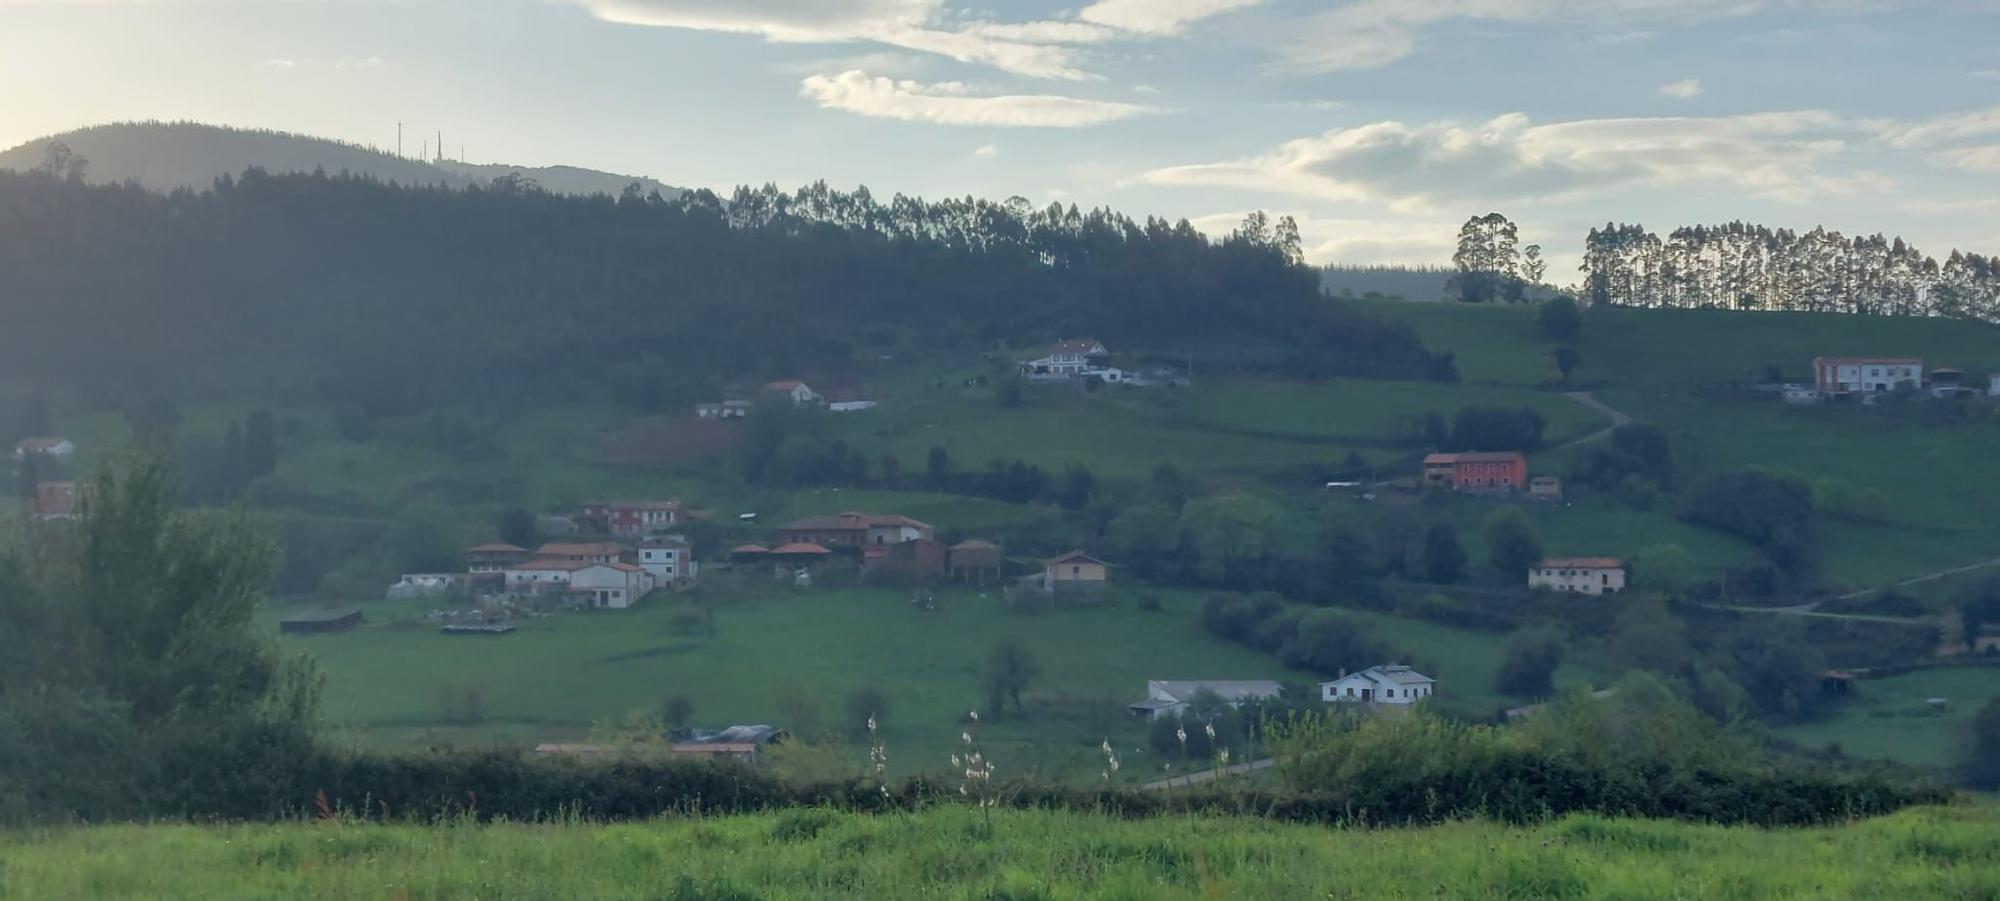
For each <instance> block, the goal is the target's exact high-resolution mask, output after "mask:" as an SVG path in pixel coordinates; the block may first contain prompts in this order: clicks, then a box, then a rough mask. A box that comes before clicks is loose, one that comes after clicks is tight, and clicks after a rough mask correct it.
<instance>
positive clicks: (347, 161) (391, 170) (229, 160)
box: [0, 122, 681, 198]
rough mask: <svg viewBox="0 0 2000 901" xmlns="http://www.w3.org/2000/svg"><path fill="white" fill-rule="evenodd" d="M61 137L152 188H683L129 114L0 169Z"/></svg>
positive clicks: (106, 171)
mask: <svg viewBox="0 0 2000 901" xmlns="http://www.w3.org/2000/svg"><path fill="white" fill-rule="evenodd" d="M56 141H60V142H62V143H63V144H66V145H68V146H69V148H70V150H72V151H74V152H75V153H76V154H77V155H78V156H81V157H83V158H84V159H85V160H88V161H89V163H90V165H89V168H88V170H87V172H86V177H87V178H88V179H89V180H90V181H93V182H122V181H126V180H128V179H130V180H136V181H138V182H139V183H140V184H142V185H144V186H146V187H148V188H152V189H154V190H160V191H168V190H172V189H174V188H196V189H200V188H206V187H208V186H210V185H212V184H214V182H215V180H216V179H217V178H219V177H221V176H223V175H229V176H236V175H240V174H242V172H243V170H245V169H248V168H251V167H253V166H257V167H262V168H263V169H265V170H266V171H269V172H272V173H282V172H312V171H314V170H316V169H324V170H326V172H327V173H328V174H339V173H341V172H349V173H353V174H355V175H367V176H371V177H374V178H378V179H381V180H383V181H395V182H400V183H403V184H413V185H444V186H449V187H465V186H466V185H470V184H484V183H486V182H490V181H492V180H493V179H494V178H496V177H499V176H502V175H508V174H511V173H515V172H519V173H521V174H523V175H525V176H527V177H529V178H533V179H534V180H535V181H536V182H537V183H539V184H540V185H541V186H542V187H543V188H546V189H548V190H550V191H554V192H557V193H562V194H599V193H602V194H613V195H615V194H617V193H618V192H620V191H622V190H624V188H625V186H626V185H628V184H630V183H632V182H634V181H638V182H640V183H641V184H643V185H644V186H645V188H646V190H648V191H659V192H660V195H661V196H662V197H667V198H672V197H674V196H676V195H678V194H680V193H681V191H680V189H678V188H674V187H671V186H669V185H665V184H662V183H660V182H658V181H654V180H653V179H650V178H638V177H635V176H630V175H618V174H615V173H610V172H597V171H594V170H590V169H579V168H576V167H573V166H550V167H544V168H536V167H532V166H505V165H492V164H485V165H475V164H470V163H460V162H455V161H451V160H443V161H439V162H436V163H431V162H425V161H423V160H414V159H403V158H401V157H398V156H396V155H395V154H391V153H383V152H381V151H378V150H374V149H371V148H368V147H362V146H359V145H356V144H346V143H342V142H339V141H331V140H327V139H325V138H315V137H311V136H309V135H295V134H287V133H285V132H278V131H248V130H243V129H236V128H225V127H221V126H215V125H202V124H199V123H194V122H131V123H118V124H113V125H96V126H92V127H89V128H82V129H78V130H76V131H71V132H66V133H63V134H59V135H50V136H48V137H45V138H36V139H35V140H32V141H29V142H27V143H25V144H22V145H21V146H19V147H15V148H13V149H11V150H7V151H5V152H0V169H14V170H28V169H33V168H35V167H36V166H39V165H41V164H42V161H43V159H45V157H46V155H47V152H48V146H49V144H50V143H52V142H56Z"/></svg>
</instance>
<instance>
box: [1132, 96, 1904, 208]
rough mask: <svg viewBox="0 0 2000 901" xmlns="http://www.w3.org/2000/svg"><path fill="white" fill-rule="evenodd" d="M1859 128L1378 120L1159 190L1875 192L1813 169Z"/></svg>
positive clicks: (1781, 118) (1724, 122)
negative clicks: (1702, 187) (1705, 188)
mask: <svg viewBox="0 0 2000 901" xmlns="http://www.w3.org/2000/svg"><path fill="white" fill-rule="evenodd" d="M1857 128H1858V126H1856V125H1855V124H1854V123H1849V122H1846V121H1844V120H1842V119H1840V118H1839V117H1837V116H1835V115H1833V114H1832V113H1828V112H1824V111H1820V110H1804V111H1799V112H1778V113H1758V114H1752V115H1743V116H1728V117H1719V118H1686V117H1677V118H1653V119H1584V120H1577V121H1572V122H1558V123H1553V124H1549V125H1536V124H1534V123H1533V122H1531V121H1530V120H1529V119H1528V117H1527V116H1525V115H1522V114H1519V113H1509V114H1507V115H1503V116H1499V117H1496V118H1494V119H1491V120H1489V121H1486V122H1483V123H1478V124H1475V125H1462V124H1459V123H1456V122H1450V121H1444V122H1433V123H1428V124H1421V125H1407V124H1404V123H1402V122H1394V121H1388V122H1375V123H1371V124H1367V125H1359V126H1355V127H1351V128H1336V129H1333V130H1331V131H1328V132H1325V133H1323V134H1320V135H1317V136H1314V137H1308V138H1301V139H1298V140H1294V141H1289V142H1286V143H1285V144H1282V145H1280V146H1279V147H1277V148H1276V149H1275V150H1273V151H1271V152H1269V153H1266V154H1263V155H1261V156H1256V157H1250V158H1246V159H1238V160H1229V161H1224V162H1218V163H1206V164H1199V165H1189V166H1176V167H1171V168H1165V169H1156V170H1153V171H1151V172H1147V173H1145V174H1144V175H1142V176H1141V178H1142V180H1144V181H1146V182H1149V183H1152V184H1159V185H1187V186H1210V187H1225V188H1236V189H1247V190H1258V191H1266V192H1273V193H1281V194H1289V195H1294V196H1304V197H1317V198H1322V199H1328V200H1339V201H1378V202H1385V203H1389V204H1391V205H1393V206H1395V207H1396V208H1399V209H1405V210H1412V209H1425V208H1431V207H1433V206H1435V205H1436V204H1438V203H1439V202H1440V201H1442V200H1444V199H1449V200H1451V201H1453V202H1463V201H1466V200H1474V199H1477V200H1481V201H1485V200H1514V199H1547V200H1569V199H1575V198H1578V197H1582V196H1584V195H1587V194H1591V193H1596V192H1602V191H1607V190H1612V189H1617V188H1624V187H1659V186H1666V185H1679V184H1693V183H1707V184H1720V185H1727V186H1730V187H1732V188H1735V189H1738V190H1741V191H1744V192H1746V193H1748V194H1750V195H1752V196H1756V197H1760V198H1766V199H1773V200H1780V201H1799V200H1804V199H1806V198H1807V197H1810V196H1813V195H1815V194H1823V193H1839V192H1853V191H1857V190H1864V189H1878V188H1881V187H1882V186H1883V185H1882V180H1881V179H1880V178H1879V177H1877V176H1873V175H1869V174H1861V175H1855V176H1849V177H1834V176H1830V175H1826V174H1824V173H1822V172H1821V171H1820V169H1819V164H1820V163H1821V162H1822V161H1824V160H1826V159H1828V158H1830V157H1833V156H1835V155H1838V154H1840V153H1842V152H1843V151H1844V150H1845V149H1846V146H1847V145H1846V142H1845V138H1846V137H1847V136H1849V135H1851V134H1853V133H1854V132H1856V130H1857Z"/></svg>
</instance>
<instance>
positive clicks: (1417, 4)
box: [1276, 0, 1873, 73]
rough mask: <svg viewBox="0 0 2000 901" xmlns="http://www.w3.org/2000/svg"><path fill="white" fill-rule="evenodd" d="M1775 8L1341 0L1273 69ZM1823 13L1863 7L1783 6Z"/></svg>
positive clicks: (1652, 2)
mask: <svg viewBox="0 0 2000 901" xmlns="http://www.w3.org/2000/svg"><path fill="white" fill-rule="evenodd" d="M1774 2H1777V0H1591V2H1589V3H1583V2H1578V0H1346V2H1342V3H1340V4H1339V5H1338V6H1336V7H1335V8H1333V9H1331V10H1328V11H1326V12H1323V13H1320V14H1318V15H1316V16H1312V17H1311V18H1308V19H1306V20H1304V21H1303V22H1302V23H1300V24H1299V26H1298V27H1297V28H1296V29H1294V31H1295V33H1296V37H1295V38H1294V39H1293V40H1292V41H1291V42H1290V43H1289V44H1288V45H1286V46H1285V47H1283V48H1281V49H1280V51H1279V54H1278V58H1277V61H1276V67H1277V68H1278V69H1280V70H1283V71H1289V72H1295V73H1322V72H1339V71H1346V70H1351V69H1372V68H1375V67H1378V66H1384V65H1387V64H1389V63H1392V62H1395V61H1397V60H1399V59H1402V58H1403V57H1406V56H1409V55H1410V54H1411V53H1413V52H1415V51H1416V49H1417V45H1418V42H1419V40H1420V38H1421V37H1422V35H1423V33H1424V32H1425V31H1426V30H1428V29H1430V28H1433V27H1436V26H1439V25H1442V24H1445V23H1448V22H1452V21H1455V20H1471V21H1489V22H1524V23H1525V22H1537V23H1558V24H1580V25H1583V26H1586V27H1594V28H1600V29H1611V30H1610V31H1608V32H1607V33H1606V35H1605V37H1606V39H1613V40H1624V39H1631V38H1636V37H1641V36H1646V35H1649V34H1650V32H1649V31H1648V30H1646V29H1645V28H1641V27H1640V26H1684V25H1692V24H1697V23H1700V22H1704V21H1709V20H1712V19H1717V18H1726V17H1734V16H1742V15H1746V14H1748V13H1750V12H1752V11H1754V10H1756V9H1757V8H1759V7H1760V6H1764V5H1772V4H1773V3H1774ZM1781 5H1790V6H1799V7H1806V6H1809V7H1810V8H1812V9H1815V10H1819V11H1824V12H1865V11H1869V10H1870V9H1872V8H1873V3H1872V2H1869V0H1861V2H1853V0H1783V3H1782V4H1781Z"/></svg>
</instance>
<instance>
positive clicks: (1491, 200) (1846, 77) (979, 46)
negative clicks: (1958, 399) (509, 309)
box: [0, 0, 2000, 283]
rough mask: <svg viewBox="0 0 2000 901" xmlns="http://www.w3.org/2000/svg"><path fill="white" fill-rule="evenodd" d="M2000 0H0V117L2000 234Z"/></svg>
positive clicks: (1270, 206) (721, 186)
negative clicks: (187, 123) (400, 131)
mask: <svg viewBox="0 0 2000 901" xmlns="http://www.w3.org/2000/svg"><path fill="white" fill-rule="evenodd" d="M1996 34H2000V0H1069V2H1059V0H1058V2H1050V0H974V2H972V3H963V2H960V0H811V2H807V0H0V146H12V145H14V144H17V143H20V142H23V141H28V140H31V139H34V138H37V137H41V136H44V135H48V134H52V133H56V132H60V131H65V130H68V129H71V128H76V127H80V126H84V125H90V124H97V123H102V122H108V121H125V120H146V119H158V120H196V121H203V122H211V123H218V124H226V125H235V126H243V127H256V128H272V129H280V130H285V131H294V132H302V133H309V134H315V135H322V136H326V137H332V138H338V139H341V140H346V141H352V142H357V143H362V144H370V145H373V146H376V147H381V148H387V149H393V148H394V146H395V143H396V129H397V123H399V122H400V123H403V126H404V129H405V135H406V137H405V144H404V149H405V151H406V152H407V153H409V154H410V155H412V156H414V155H416V154H417V153H418V152H419V150H420V149H421V147H422V142H423V140H424V138H423V137H421V136H425V135H432V134H435V133H437V132H439V131H442V132H443V133H444V143H445V146H446V148H447V150H448V151H449V154H450V155H452V156H459V155H461V150H460V148H461V147H462V148H463V152H462V155H463V157H464V158H466V159H469V160H471V161H474V162H499V163H508V164H514V165H550V164H558V163H563V164H571V165H580V166H587V167H591V168H596V169H604V170H608V171H615V172H624V173H629V174H635V175H648V176H652V177H654V178H658V179H660V180H662V181H665V182H667V183H670V184H675V185H683V186H689V187H709V188H714V189H716V190H718V191H727V190H728V189H730V188H732V187H733V186H735V185H737V184H763V183H766V182H773V183H776V184H778V185H780V186H782V187H787V188H790V187H796V186H798V185H801V184H804V183H807V182H811V181H813V180H817V179H825V180H826V181H828V182H829V183H831V184H833V185H835V186H840V187H852V186H854V185H866V186H868V188H869V189H870V190H871V191H873V192H874V193H875V194H876V195H877V196H878V197H879V196H887V195H888V194H892V193H896V192H901V193H907V194H916V195H922V196H926V197H931V198H937V197H940V196H945V195H956V196H965V195H977V196H982V197H990V198H995V199H1001V198H1005V197H1008V196H1011V195H1020V196H1023V197H1026V198H1028V199H1029V200H1031V201H1034V202H1035V203H1036V204H1037V205H1041V204H1046V203H1048V202H1050V201H1062V202H1065V203H1072V202H1073V203H1076V204H1078V205H1080V206H1083V207H1085V208H1089V207H1093V206H1110V207H1113V208H1116V209H1119V210H1121V211H1124V212H1126V213H1128V214H1131V215H1134V216H1139V217H1143V216H1147V215H1158V216H1164V217H1167V218H1171V219H1180V218H1186V219H1189V220H1192V221H1193V222H1194V223H1195V224H1196V225H1198V226H1201V227H1203V228H1204V229H1207V230H1210V231H1213V232H1223V231H1227V230H1228V229H1229V228H1231V227H1233V226H1234V224H1235V223H1236V222H1237V221H1239V220H1240V219H1241V218H1242V217H1243V215H1244V214H1246V213H1247V212H1249V211H1251V210H1258V209H1262V210H1269V211H1271V212H1273V213H1283V214H1288V215H1292V216H1294V217H1295V218H1297V220H1298V221H1299V223H1300V226H1301V231H1302V233H1303V235H1304V237H1305V241H1306V245H1307V247H1306V249H1307V253H1308V256H1309V257H1310V258H1311V259H1313V260H1314V261H1316V262H1349V263H1414V264H1442V263H1446V262H1448V261H1449V259H1450V255H1451V250H1452V245H1453V242H1454V236H1455V233H1456V230H1457V228H1458V225H1459V224H1460V223H1461V222H1463V221H1464V220H1465V219H1466V218H1467V217H1469V216H1472V215H1477V214H1481V213H1485V212H1493V211H1497V212H1501V213H1503V214H1505V215H1507V216H1509V217H1510V218H1512V219H1514V220H1515V221H1516V222H1517V223H1519V224H1520V227H1521V235H1522V241H1523V242H1524V243H1540V244H1542V245H1543V246H1544V247H1545V248H1546V251H1547V253H1548V256H1549V257H1550V260H1551V262H1552V266H1551V280H1552V281H1556V282H1558V283H1569V282H1571V281H1573V280H1574V274H1573V272H1574V267H1575V265H1576V262H1577V258H1578V256H1579V255H1580V253H1581V249H1582V241H1583V237H1584V233H1585V232H1586V231H1587V230H1588V229H1589V228H1590V227H1591V226H1592V225H1593V224H1602V223H1605V222H1607V221H1614V220H1615V221H1619V222H1638V223H1643V224H1645V225H1646V226H1647V227H1649V228H1652V229H1654V230H1656V231H1660V232H1662V233H1664V232H1666V231H1669V230H1671V229H1672V228H1674V227H1676V226H1679V225H1691V224H1698V223H1715V222H1726V221H1731V220H1739V219H1740V220H1745V221H1752V222H1760V223H1764V224H1768V225H1771V226H1775V227H1789V228H1794V229H1799V230H1805V229H1810V228H1812V227H1814V226H1817V225H1824V226H1826V227H1829V228H1834V229H1838V230H1840V231H1843V232H1847V233H1849V234H1857V233H1866V234H1873V233H1878V232H1879V233H1886V234H1889V235H1902V236H1904V237H1906V238H1908V239H1910V240H1911V241H1912V242H1914V243H1916V244H1917V245H1918V246H1919V247H1920V248H1922V249H1924V250H1925V251H1926V252H1929V253H1932V254H1934V255H1939V256H1942V255H1943V254H1945V253H1948V252H1949V250H1950V249H1951V248H1953V247H1958V248H1962V249H1965V250H1969V251H1976V252H1981V253H2000V45H1996V43H1995V42H1994V41H1993V40H1992V37H1993V36H1994V35H1996Z"/></svg>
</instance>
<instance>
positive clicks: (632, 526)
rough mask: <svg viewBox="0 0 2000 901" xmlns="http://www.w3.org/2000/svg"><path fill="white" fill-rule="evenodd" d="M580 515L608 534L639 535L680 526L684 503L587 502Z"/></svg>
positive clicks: (635, 536)
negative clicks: (682, 504)
mask: <svg viewBox="0 0 2000 901" xmlns="http://www.w3.org/2000/svg"><path fill="white" fill-rule="evenodd" d="M578 514H579V515H580V516H581V517H582V518H583V519H584V520H585V521H586V522H589V523H592V524H594V525H596V526H597V528H598V529H599V530H600V531H602V532H603V533H604V534H606V535H616V536H619V537H621V538H637V537H639V536H642V535H651V534H654V533H656V532H662V531H665V530H667V529H671V528H673V527H674V526H676V525H679V524H680V523H681V521H682V520H683V519H684V512H683V510H682V508H681V502H680V501H677V500H669V501H611V502H599V503H589V504H584V505H583V507H582V509H581V510H579V511H578Z"/></svg>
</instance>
